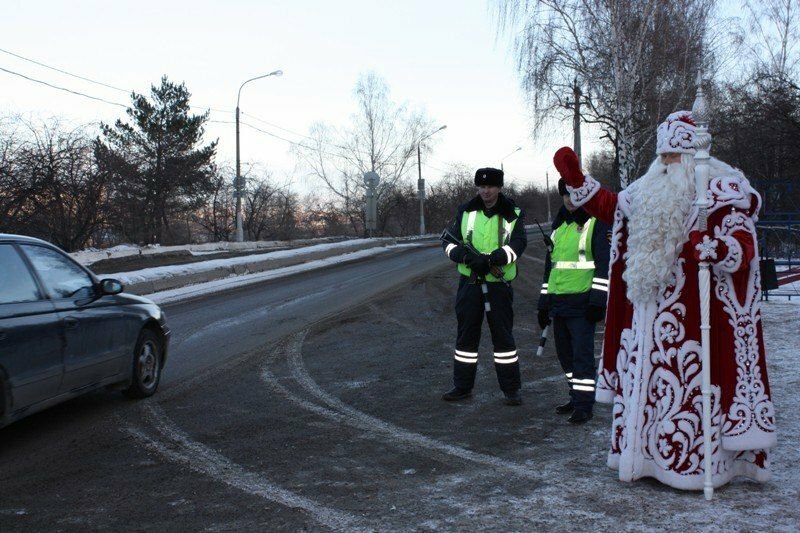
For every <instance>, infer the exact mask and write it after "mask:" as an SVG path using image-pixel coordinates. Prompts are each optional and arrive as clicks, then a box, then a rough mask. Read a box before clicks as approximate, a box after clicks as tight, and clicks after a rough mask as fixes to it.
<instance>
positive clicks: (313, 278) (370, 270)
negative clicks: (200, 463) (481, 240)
mask: <svg viewBox="0 0 800 533" xmlns="http://www.w3.org/2000/svg"><path fill="white" fill-rule="evenodd" d="M445 263H446V260H443V256H442V251H441V248H440V247H439V246H438V245H433V244H430V245H427V246H423V247H408V248H406V247H403V248H399V249H397V250H395V251H392V252H387V253H384V254H380V255H378V256H376V257H375V258H373V259H370V260H367V261H360V262H356V263H347V264H342V265H336V266H334V267H330V268H326V269H321V270H313V271H309V272H305V273H302V274H298V275H294V276H291V277H287V278H281V279H279V280H275V281H270V282H266V283H264V284H261V285H251V286H248V287H246V288H244V289H241V290H235V291H227V292H224V293H218V294H215V295H212V296H210V297H205V298H203V299H200V300H193V301H189V302H185V303H179V304H173V305H167V306H165V307H164V310H165V312H166V314H167V320H168V321H169V326H170V329H171V330H172V340H171V343H170V355H169V365H168V367H167V368H166V369H165V372H164V375H163V382H162V386H164V387H165V388H169V387H170V385H172V384H174V383H176V382H180V381H181V380H185V379H186V378H187V377H190V376H193V375H195V374H197V373H198V372H199V371H201V370H204V369H207V368H212V367H214V366H216V365H219V364H221V363H225V362H230V361H232V360H236V359H237V358H239V357H241V356H246V355H247V354H248V353H250V352H251V351H253V350H255V349H257V348H259V347H262V346H264V345H266V344H269V343H273V342H275V341H277V340H278V339H281V338H282V337H285V336H286V335H287V334H289V333H292V332H295V331H299V330H300V329H302V328H304V327H308V326H310V325H311V324H314V323H315V322H318V321H320V320H322V319H324V318H327V317H333V316H335V315H337V314H338V313H341V312H342V311H344V310H346V309H349V308H352V307H353V306H356V305H358V304H360V303H362V302H366V301H369V300H370V299H375V298H379V297H380V296H381V295H382V294H383V293H385V292H387V291H389V290H392V289H394V288H396V287H398V286H401V285H403V284H406V283H409V282H410V281H411V280H413V279H415V278H418V277H420V276H425V275H428V274H430V273H431V272H433V271H435V270H437V269H440V268H442V266H443V265H444V264H445Z"/></svg>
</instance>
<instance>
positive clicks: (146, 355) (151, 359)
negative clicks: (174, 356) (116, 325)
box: [122, 329, 164, 398]
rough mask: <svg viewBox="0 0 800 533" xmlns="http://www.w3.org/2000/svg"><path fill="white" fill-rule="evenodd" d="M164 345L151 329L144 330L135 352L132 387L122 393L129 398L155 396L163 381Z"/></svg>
mask: <svg viewBox="0 0 800 533" xmlns="http://www.w3.org/2000/svg"><path fill="white" fill-rule="evenodd" d="M163 353H164V349H163V343H162V341H161V339H160V338H159V336H158V335H157V334H156V333H155V332H154V331H152V330H150V329H143V330H142V332H141V333H140V334H139V340H138V341H136V349H135V350H134V352H133V375H132V376H131V384H130V386H129V387H128V388H127V389H125V390H123V391H122V393H123V394H124V395H125V396H127V397H129V398H147V397H148V396H152V395H153V394H155V392H156V389H157V388H158V382H159V380H160V379H161V362H162V361H163Z"/></svg>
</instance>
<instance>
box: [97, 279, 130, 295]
mask: <svg viewBox="0 0 800 533" xmlns="http://www.w3.org/2000/svg"><path fill="white" fill-rule="evenodd" d="M122 289H124V287H123V286H122V282H121V281H119V280H116V279H113V278H106V279H103V280H100V290H101V291H102V293H103V294H112V295H113V294H119V293H121V292H122Z"/></svg>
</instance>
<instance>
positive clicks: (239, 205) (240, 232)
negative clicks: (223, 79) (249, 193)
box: [233, 70, 283, 242]
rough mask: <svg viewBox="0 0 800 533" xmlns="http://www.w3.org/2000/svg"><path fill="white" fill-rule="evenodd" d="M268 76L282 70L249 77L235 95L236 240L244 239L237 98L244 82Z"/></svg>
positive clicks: (280, 74)
mask: <svg viewBox="0 0 800 533" xmlns="http://www.w3.org/2000/svg"><path fill="white" fill-rule="evenodd" d="M269 76H283V71H282V70H274V71H272V72H270V73H269V74H262V75H261V76H256V77H255V78H250V79H249V80H247V81H245V82H244V83H242V84H241V85H240V86H239V93H238V94H237V95H236V182H235V183H234V185H233V186H234V188H235V189H236V242H242V241H244V231H243V230H242V194H243V192H244V184H243V183H242V173H241V168H240V166H239V99H240V98H241V97H242V87H244V86H245V84H247V83H250V82H251V81H255V80H260V79H261V78H267V77H269Z"/></svg>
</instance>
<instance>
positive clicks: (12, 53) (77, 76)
mask: <svg viewBox="0 0 800 533" xmlns="http://www.w3.org/2000/svg"><path fill="white" fill-rule="evenodd" d="M0 52H3V53H4V54H8V55H10V56H14V57H17V58H19V59H22V60H23V61H28V62H29V63H33V64H34V65H39V66H40V67H44V68H49V69H50V70H55V71H56V72H60V73H61V74H66V75H67V76H72V77H73V78H78V79H79V80H83V81H88V82H89V83H94V84H95V85H102V86H103V87H108V88H109V89H114V90H115V91H121V92H123V93H127V94H130V93H131V91H128V90H126V89H120V88H119V87H114V86H113V85H108V84H106V83H103V82H101V81H95V80H92V79H89V78H85V77H83V76H79V75H77V74H72V73H70V72H67V71H66V70H61V69H60V68H56V67H51V66H50V65H45V64H44V63H40V62H39V61H36V60H34V59H29V58H27V57H22V56H21V55H19V54H15V53H14V52H9V51H8V50H3V49H2V48H0Z"/></svg>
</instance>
